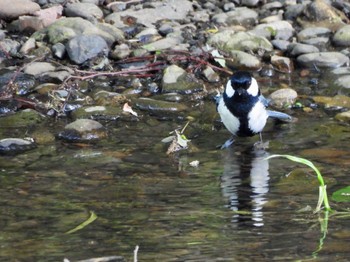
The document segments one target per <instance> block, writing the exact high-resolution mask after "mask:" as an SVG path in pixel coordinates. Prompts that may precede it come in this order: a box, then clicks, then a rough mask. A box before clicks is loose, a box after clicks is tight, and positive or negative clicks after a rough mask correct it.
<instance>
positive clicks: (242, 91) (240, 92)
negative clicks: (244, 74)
mask: <svg viewBox="0 0 350 262" xmlns="http://www.w3.org/2000/svg"><path fill="white" fill-rule="evenodd" d="M236 91H237V93H238V95H242V94H243V93H244V91H245V90H244V88H242V87H239V88H237V89H236Z"/></svg>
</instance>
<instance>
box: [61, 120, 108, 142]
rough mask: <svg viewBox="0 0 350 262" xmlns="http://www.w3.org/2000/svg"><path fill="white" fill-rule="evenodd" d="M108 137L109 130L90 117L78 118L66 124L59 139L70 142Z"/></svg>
mask: <svg viewBox="0 0 350 262" xmlns="http://www.w3.org/2000/svg"><path fill="white" fill-rule="evenodd" d="M106 137H107V131H106V130H105V128H104V127H103V126H102V125H101V124H100V123H99V122H97V121H94V120H90V119H78V120H76V121H74V122H72V123H70V124H68V125H66V126H65V128H64V130H63V131H62V132H60V133H59V134H58V138H59V139H63V140H66V141H69V142H89V141H97V140H100V139H102V138H106Z"/></svg>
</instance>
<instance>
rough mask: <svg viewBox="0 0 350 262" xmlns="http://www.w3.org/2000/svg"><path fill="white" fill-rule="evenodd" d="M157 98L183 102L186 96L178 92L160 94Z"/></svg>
mask: <svg viewBox="0 0 350 262" xmlns="http://www.w3.org/2000/svg"><path fill="white" fill-rule="evenodd" d="M157 98H159V100H164V101H168V102H181V101H183V100H184V96H183V95H180V94H178V93H165V94H161V95H158V96H157Z"/></svg>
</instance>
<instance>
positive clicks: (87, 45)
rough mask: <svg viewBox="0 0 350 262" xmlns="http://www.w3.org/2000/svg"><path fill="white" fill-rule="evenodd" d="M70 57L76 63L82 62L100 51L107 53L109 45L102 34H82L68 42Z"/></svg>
mask: <svg viewBox="0 0 350 262" xmlns="http://www.w3.org/2000/svg"><path fill="white" fill-rule="evenodd" d="M66 48H67V53H68V56H69V58H70V59H71V60H72V61H73V62H74V63H76V64H82V63H84V62H86V61H87V60H89V59H91V58H93V57H96V56H97V55H99V54H100V53H104V54H107V50H108V45H107V43H106V41H105V40H104V39H103V38H102V37H100V36H85V35H80V36H76V37H74V38H72V39H71V40H69V41H68V43H67V46H66Z"/></svg>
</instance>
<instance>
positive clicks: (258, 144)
mask: <svg viewBox="0 0 350 262" xmlns="http://www.w3.org/2000/svg"><path fill="white" fill-rule="evenodd" d="M259 136H260V141H258V142H256V143H255V144H254V147H255V148H256V149H264V150H265V149H267V148H269V143H270V142H269V141H267V142H265V143H264V142H263V139H262V134H261V132H260V133H259Z"/></svg>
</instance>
